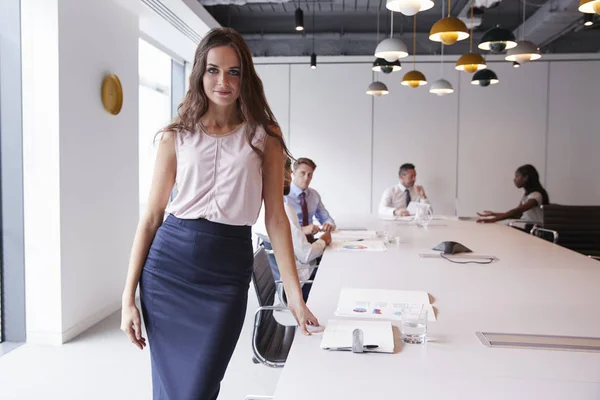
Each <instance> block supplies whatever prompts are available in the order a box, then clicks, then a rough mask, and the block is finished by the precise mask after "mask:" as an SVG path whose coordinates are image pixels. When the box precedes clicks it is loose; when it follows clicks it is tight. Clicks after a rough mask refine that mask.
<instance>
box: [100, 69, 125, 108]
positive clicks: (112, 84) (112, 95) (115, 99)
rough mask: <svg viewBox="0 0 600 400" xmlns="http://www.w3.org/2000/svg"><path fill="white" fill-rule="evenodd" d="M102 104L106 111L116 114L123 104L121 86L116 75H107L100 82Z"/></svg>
mask: <svg viewBox="0 0 600 400" xmlns="http://www.w3.org/2000/svg"><path fill="white" fill-rule="evenodd" d="M102 104H104V108H105V109H106V111H108V112H109V113H111V114H113V115H117V114H118V113H119V112H120V111H121V107H122V106H123V87H122V86H121V81H120V80H119V77H118V76H116V75H108V76H107V77H106V78H104V82H102Z"/></svg>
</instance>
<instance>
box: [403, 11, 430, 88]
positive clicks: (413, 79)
mask: <svg viewBox="0 0 600 400" xmlns="http://www.w3.org/2000/svg"><path fill="white" fill-rule="evenodd" d="M413 18H414V22H413V70H412V71H408V72H407V73H406V74H405V75H404V77H403V78H402V82H401V83H402V85H404V86H408V87H411V88H413V89H414V88H416V87H419V86H423V85H426V84H427V79H426V78H425V75H423V73H421V72H420V71H417V70H416V68H415V64H416V58H417V15H416V14H415V16H414V17H413Z"/></svg>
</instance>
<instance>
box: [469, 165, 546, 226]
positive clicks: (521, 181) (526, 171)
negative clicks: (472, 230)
mask: <svg viewBox="0 0 600 400" xmlns="http://www.w3.org/2000/svg"><path fill="white" fill-rule="evenodd" d="M514 183H515V186H516V187H518V188H519V189H521V188H522V189H524V190H525V193H524V195H523V198H522V199H521V203H520V204H519V206H518V207H516V208H513V209H512V210H509V211H507V212H504V213H496V212H492V211H484V212H483V213H477V215H479V216H480V217H481V218H479V219H478V220H477V222H485V223H487V222H497V221H502V220H504V219H522V220H525V221H528V222H531V223H532V224H536V223H541V222H542V219H543V218H542V209H541V207H540V206H542V205H545V204H549V203H550V200H549V198H548V193H547V192H546V190H545V189H544V188H543V187H542V184H541V183H540V175H539V174H538V172H537V170H536V169H535V167H534V166H533V165H529V164H527V165H523V166H521V167H519V168H518V169H517V171H516V172H515V179H514Z"/></svg>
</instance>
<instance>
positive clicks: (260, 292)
mask: <svg viewBox="0 0 600 400" xmlns="http://www.w3.org/2000/svg"><path fill="white" fill-rule="evenodd" d="M252 283H253V284H254V289H255V291H256V296H257V297H258V305H259V308H258V309H257V310H256V313H255V315H254V330H253V332H252V350H253V352H254V357H253V359H252V360H253V361H254V363H255V364H258V363H261V364H263V365H266V366H268V367H273V368H281V367H283V366H284V365H285V361H286V359H287V356H288V353H289V352H290V347H291V346H292V342H293V341H294V335H295V333H296V326H286V325H281V324H280V323H279V322H277V320H276V319H275V317H274V316H273V312H275V311H286V310H287V307H282V306H273V305H272V304H273V300H274V299H275V293H276V287H275V280H274V279H273V274H272V273H271V268H270V267H269V261H268V259H267V253H266V251H265V249H264V248H262V247H261V248H259V249H258V250H257V251H256V252H255V253H254V267H253V271H252Z"/></svg>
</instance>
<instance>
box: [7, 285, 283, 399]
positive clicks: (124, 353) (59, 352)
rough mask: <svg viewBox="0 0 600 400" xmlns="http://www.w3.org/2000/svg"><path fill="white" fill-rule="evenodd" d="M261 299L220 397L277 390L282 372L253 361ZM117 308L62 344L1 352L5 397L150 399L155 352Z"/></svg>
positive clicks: (254, 303) (250, 310)
mask: <svg viewBox="0 0 600 400" xmlns="http://www.w3.org/2000/svg"><path fill="white" fill-rule="evenodd" d="M256 308H257V300H256V296H255V294H254V291H253V290H252V289H251V290H250V293H249V301H248V311H247V313H246V322H245V324H244V329H243V331H242V334H241V337H240V340H239V342H238V346H237V348H236V350H235V353H234V354H233V358H232V360H231V363H230V364H229V369H228V370H227V374H226V375H225V379H224V380H223V383H222V385H221V394H220V395H219V400H243V399H244V397H245V396H246V395H248V394H255V395H257V394H258V395H272V394H273V392H274V391H275V386H276V385H277V380H278V379H279V375H280V373H281V370H280V369H272V368H269V367H265V366H263V365H260V364H254V363H252V347H251V338H252V324H253V320H254V311H255V310H256ZM119 318H120V312H117V313H115V314H113V315H111V316H110V317H108V318H107V319H105V320H104V321H102V322H101V323H99V324H98V325H96V326H94V327H93V328H91V329H90V330H88V331H87V332H85V333H83V334H82V335H80V336H79V337H77V338H76V339H74V340H73V341H71V342H69V343H67V344H65V345H63V346H59V347H51V346H33V345H23V346H20V347H19V348H17V349H15V350H12V351H10V352H9V353H8V354H5V355H3V356H1V357H0V399H2V400H42V399H44V400H45V399H60V400H71V399H72V400H106V399H127V400H150V399H151V397H152V392H151V380H150V353H149V351H148V349H147V348H146V349H145V350H143V351H140V350H139V349H137V348H136V347H134V346H133V345H132V344H131V343H129V341H128V340H127V339H126V337H125V335H124V333H122V332H121V331H120V330H119Z"/></svg>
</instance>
